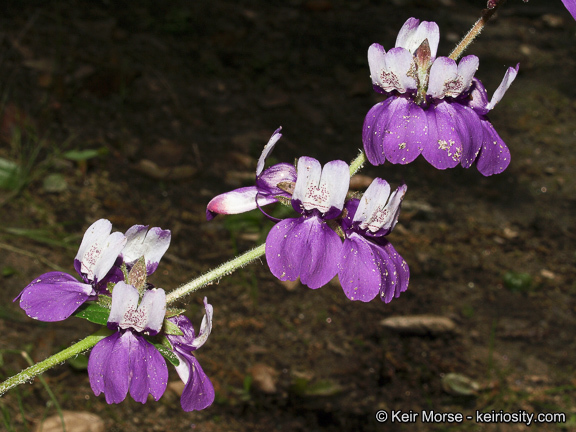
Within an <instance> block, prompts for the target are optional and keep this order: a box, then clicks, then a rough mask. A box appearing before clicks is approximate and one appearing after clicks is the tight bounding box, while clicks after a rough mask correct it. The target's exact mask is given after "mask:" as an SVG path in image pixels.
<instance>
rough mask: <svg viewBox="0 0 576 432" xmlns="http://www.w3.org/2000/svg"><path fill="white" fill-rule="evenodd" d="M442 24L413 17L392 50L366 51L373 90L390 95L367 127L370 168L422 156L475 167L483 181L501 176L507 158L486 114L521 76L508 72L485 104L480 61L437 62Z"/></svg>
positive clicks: (441, 166) (439, 165)
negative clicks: (483, 178) (488, 177)
mask: <svg viewBox="0 0 576 432" xmlns="http://www.w3.org/2000/svg"><path fill="white" fill-rule="evenodd" d="M439 39H440V31H439V28H438V25H437V24H436V23H434V22H427V21H423V22H420V21H419V20H418V19H416V18H410V19H408V21H406V23H405V24H404V25H403V26H402V29H401V30H400V33H399V34H398V37H397V39H396V46H395V48H392V49H391V50H390V51H388V52H386V51H385V49H384V48H383V47H382V46H381V45H379V44H372V45H371V46H370V48H369V49H368V62H369V65H370V74H371V77H372V83H373V87H374V89H375V90H376V91H377V92H379V93H382V94H385V95H386V96H388V98H387V99H386V100H384V101H383V102H380V103H378V104H376V105H375V106H373V107H372V108H371V109H370V111H369V112H368V114H367V115H366V119H365V120H364V127H363V133H362V139H363V142H364V150H365V152H366V156H367V158H368V160H369V161H370V163H372V164H373V165H381V164H383V163H384V162H385V161H386V160H389V161H390V162H392V163H394V164H407V163H410V162H412V161H413V160H414V159H416V158H417V157H418V155H420V154H422V155H423V156H424V158H425V159H426V160H427V161H428V162H429V163H430V164H431V165H433V166H434V167H435V168H438V169H446V168H453V167H455V166H456V165H458V164H461V165H462V166H463V167H464V168H469V167H470V166H471V165H472V163H474V162H475V161H476V163H477V168H478V170H479V171H480V172H481V173H482V174H483V175H485V176H489V175H492V174H497V173H500V172H502V171H504V170H505V169H506V168H507V167H508V164H509V163H510V151H509V150H508V147H507V146H506V144H505V143H504V141H503V140H502V139H501V138H500V136H499V135H498V134H497V133H496V131H495V130H494V128H493V127H492V125H491V123H490V121H489V120H488V118H487V117H486V114H487V113H488V112H489V111H490V110H491V109H492V108H494V106H495V105H496V104H497V103H498V102H499V101H500V99H502V97H503V96H504V93H505V92H506V90H507V89H508V87H509V86H510V85H511V84H512V82H513V81H514V79H515V78H516V74H517V73H518V65H517V66H516V68H509V69H508V71H507V72H506V75H505V77H504V80H503V81H502V83H501V84H500V86H499V87H498V90H496V92H495V93H494V96H493V97H492V100H491V101H490V102H488V99H487V96H486V89H485V88H484V86H483V85H482V83H481V82H480V81H479V80H478V79H476V78H474V73H475V72H476V70H477V69H478V64H479V60H478V58H477V57H476V56H473V55H469V56H466V57H464V58H462V59H461V60H460V62H459V63H458V64H456V62H455V61H454V60H452V59H450V58H448V57H438V58H436V51H437V48H438V42H439Z"/></svg>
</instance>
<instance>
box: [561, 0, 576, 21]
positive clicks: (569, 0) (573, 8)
mask: <svg viewBox="0 0 576 432" xmlns="http://www.w3.org/2000/svg"><path fill="white" fill-rule="evenodd" d="M562 3H564V6H565V7H566V9H568V12H570V13H571V14H572V17H573V18H574V19H576V0H562Z"/></svg>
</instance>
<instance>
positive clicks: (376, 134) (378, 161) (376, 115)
mask: <svg viewBox="0 0 576 432" xmlns="http://www.w3.org/2000/svg"><path fill="white" fill-rule="evenodd" d="M395 99H396V98H394V97H389V98H388V99H386V100H385V101H383V102H380V103H378V104H376V105H374V106H373V107H372V108H371V109H370V111H368V114H366V118H365V119H364V127H363V128H362V142H363V143H364V151H365V152H366V157H367V158H368V161H370V163H371V164H372V165H382V164H383V163H384V162H386V156H384V147H383V142H384V135H385V133H386V132H385V131H386V126H387V125H388V122H389V120H390V116H391V115H392V114H393V110H390V108H389V107H390V104H391V103H392V102H393V101H394V100H395Z"/></svg>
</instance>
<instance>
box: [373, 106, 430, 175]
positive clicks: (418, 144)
mask: <svg viewBox="0 0 576 432" xmlns="http://www.w3.org/2000/svg"><path fill="white" fill-rule="evenodd" d="M390 109H391V110H393V113H391V114H390V121H389V123H388V125H387V126H386V129H385V132H384V140H383V147H384V154H385V155H386V159H388V160H389V161H390V162H392V163H393V164H407V163H410V162H412V161H413V160H414V159H416V158H417V157H418V155H419V154H420V153H421V152H422V150H423V148H424V146H425V144H426V142H427V140H428V133H429V131H428V119H427V116H426V114H425V111H424V110H423V109H422V108H420V107H419V106H418V105H417V104H415V103H414V102H413V101H412V100H410V99H405V98H401V97H399V98H396V100H394V101H393V102H392V103H391V104H390Z"/></svg>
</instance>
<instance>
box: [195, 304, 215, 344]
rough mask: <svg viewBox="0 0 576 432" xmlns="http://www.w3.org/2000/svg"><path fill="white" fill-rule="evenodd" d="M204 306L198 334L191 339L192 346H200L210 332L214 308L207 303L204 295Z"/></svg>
mask: <svg viewBox="0 0 576 432" xmlns="http://www.w3.org/2000/svg"><path fill="white" fill-rule="evenodd" d="M204 308H205V309H206V315H204V318H202V324H201V325H200V332H199V333H198V336H196V338H195V339H194V340H193V341H192V346H193V347H194V348H200V347H201V346H202V345H204V343H205V342H206V340H207V339H208V336H210V333H211V332H212V315H213V314H214V308H213V307H212V305H211V304H209V303H208V298H207V297H204Z"/></svg>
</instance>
